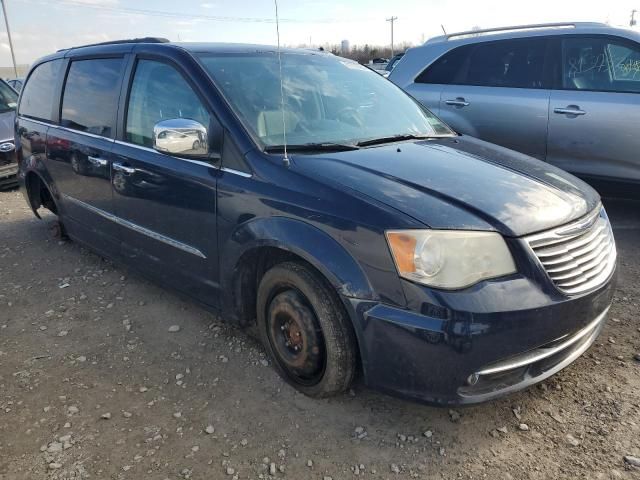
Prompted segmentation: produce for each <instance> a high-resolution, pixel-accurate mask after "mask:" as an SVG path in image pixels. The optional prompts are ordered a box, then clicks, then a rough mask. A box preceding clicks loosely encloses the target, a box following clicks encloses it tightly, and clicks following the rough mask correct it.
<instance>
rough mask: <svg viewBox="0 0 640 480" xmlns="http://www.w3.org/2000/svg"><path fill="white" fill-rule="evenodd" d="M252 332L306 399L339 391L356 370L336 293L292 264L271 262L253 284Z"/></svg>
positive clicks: (348, 327)
mask: <svg viewBox="0 0 640 480" xmlns="http://www.w3.org/2000/svg"><path fill="white" fill-rule="evenodd" d="M257 316H258V330H259V335H260V339H261V340H262V343H263V345H264V347H265V349H266V350H267V352H268V353H269V356H270V357H271V359H272V361H273V364H274V365H275V366H276V368H277V370H278V373H280V375H281V376H282V377H283V378H284V379H285V380H286V381H287V382H288V383H290V384H291V385H292V386H293V387H295V388H296V389H297V390H299V391H300V392H302V393H304V394H305V395H308V396H310V397H315V398H322V397H329V396H332V395H336V394H338V393H341V392H344V391H345V390H346V389H347V388H349V385H351V382H352V381H353V377H354V375H355V372H356V365H357V346H356V340H355V334H354V332H353V328H352V326H351V322H350V320H349V318H348V316H347V313H346V312H345V310H344V307H343V306H342V304H341V303H340V300H339V299H338V297H337V294H336V292H335V291H334V290H333V289H332V288H331V287H330V286H328V285H327V284H326V282H325V281H324V279H323V278H322V277H320V276H319V275H318V274H317V273H316V272H314V271H313V270H311V269H310V268H308V267H306V266H304V265H302V264H300V263H296V262H286V263H281V264H279V265H276V266H274V267H273V268H271V269H270V270H269V271H267V272H266V273H265V275H264V276H263V277H262V280H261V281H260V285H259V287H258V298H257Z"/></svg>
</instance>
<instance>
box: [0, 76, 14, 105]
mask: <svg viewBox="0 0 640 480" xmlns="http://www.w3.org/2000/svg"><path fill="white" fill-rule="evenodd" d="M17 104H18V94H17V93H16V91H15V90H14V89H13V88H11V87H10V86H9V85H8V84H7V83H5V82H3V81H1V80H0V113H2V112H9V111H11V110H15V109H16V105H17Z"/></svg>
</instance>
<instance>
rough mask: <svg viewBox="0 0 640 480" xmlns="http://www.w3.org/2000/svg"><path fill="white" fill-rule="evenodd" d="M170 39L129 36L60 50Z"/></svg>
mask: <svg viewBox="0 0 640 480" xmlns="http://www.w3.org/2000/svg"><path fill="white" fill-rule="evenodd" d="M168 42H169V39H167V38H161V37H142V38H129V39H124V40H111V41H109V42H100V43H90V44H88V45H78V46H77V47H69V48H61V49H60V50H58V52H65V51H67V50H73V49H74V48H84V47H98V46H101V45H119V44H122V43H168Z"/></svg>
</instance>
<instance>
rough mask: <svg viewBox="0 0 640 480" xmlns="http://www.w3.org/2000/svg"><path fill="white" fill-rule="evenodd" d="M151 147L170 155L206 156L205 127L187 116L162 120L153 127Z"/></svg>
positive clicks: (207, 150) (206, 138)
mask: <svg viewBox="0 0 640 480" xmlns="http://www.w3.org/2000/svg"><path fill="white" fill-rule="evenodd" d="M153 148H154V149H156V150H157V151H159V152H162V153H168V154H170V155H177V156H183V157H197V158H207V157H208V155H209V138H208V134H207V128H206V127H205V126H204V125H202V124H201V123H199V122H196V121H195V120H191V119H189V118H173V119H171V120H162V121H160V122H158V123H156V124H155V125H154V127H153Z"/></svg>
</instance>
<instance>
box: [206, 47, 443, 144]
mask: <svg viewBox="0 0 640 480" xmlns="http://www.w3.org/2000/svg"><path fill="white" fill-rule="evenodd" d="M199 58H200V61H201V62H202V64H203V65H204V66H205V68H206V69H207V71H208V72H209V73H210V75H211V76H212V78H213V80H214V82H215V83H216V85H217V86H218V87H219V89H220V90H221V91H222V93H223V95H224V96H225V97H226V99H227V101H228V102H229V103H230V104H231V106H232V108H233V109H234V110H235V112H236V114H237V115H238V116H239V118H240V120H241V121H242V122H243V123H244V125H245V127H246V128H247V129H248V130H250V132H251V133H252V134H253V135H254V136H255V137H257V138H258V139H259V140H260V142H262V143H263V145H264V146H265V147H266V149H267V150H272V151H273V150H277V148H278V147H280V146H282V144H283V139H284V136H283V133H285V129H286V140H287V144H288V146H289V147H290V148H292V149H295V148H296V147H299V148H300V150H303V149H306V150H313V147H314V146H317V147H318V148H320V147H325V148H326V147H328V148H349V147H353V148H357V147H358V145H359V144H361V143H363V144H366V145H373V144H376V143H385V142H391V141H396V140H403V139H411V138H423V137H424V138H427V137H439V136H449V135H453V132H452V131H451V130H450V129H449V128H448V127H447V126H446V125H445V124H444V123H442V122H441V121H440V120H439V119H438V118H437V117H436V116H435V115H433V114H432V113H431V112H429V111H428V110H427V109H426V108H424V107H422V106H421V105H419V104H418V103H417V102H416V101H415V100H413V99H412V98H411V97H409V96H408V95H406V94H405V93H404V92H402V90H400V89H399V88H398V87H396V86H395V85H393V84H392V83H391V82H389V81H388V80H386V79H384V78H383V77H382V76H380V75H379V74H378V73H375V72H373V71H371V70H369V69H368V68H366V67H363V66H362V65H359V64H358V63H356V62H354V61H351V60H347V59H344V58H340V57H336V56H333V55H329V54H326V53H315V52H305V51H300V52H299V53H298V52H291V51H286V52H282V55H281V58H282V80H283V91H284V114H283V109H282V97H281V91H280V70H279V65H278V55H277V53H276V52H265V53H250V54H244V53H229V54H200V55H199ZM309 147H311V148H309Z"/></svg>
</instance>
